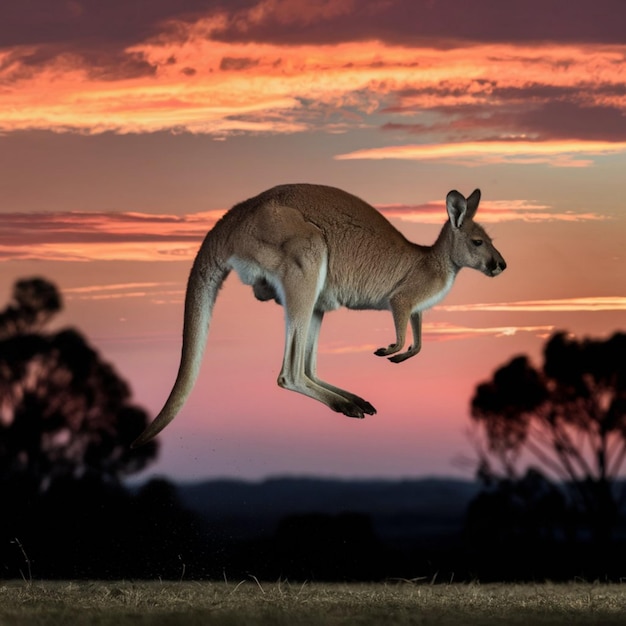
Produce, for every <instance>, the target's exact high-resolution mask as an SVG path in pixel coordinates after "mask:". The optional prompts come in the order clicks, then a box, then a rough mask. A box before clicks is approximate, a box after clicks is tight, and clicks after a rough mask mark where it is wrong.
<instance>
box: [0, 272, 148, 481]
mask: <svg viewBox="0 0 626 626" xmlns="http://www.w3.org/2000/svg"><path fill="white" fill-rule="evenodd" d="M13 299H14V302H13V303H11V304H9V306H8V307H7V308H6V309H5V311H3V312H2V313H0V336H1V337H4V338H3V339H2V340H0V476H1V477H2V480H3V481H7V480H10V481H15V480H16V478H19V480H20V481H21V482H22V485H23V487H27V485H30V487H31V488H34V489H36V490H38V491H45V490H46V489H47V488H48V487H49V486H50V484H51V482H53V481H54V480H55V479H57V478H64V477H72V478H76V479H78V478H81V477H83V476H86V475H87V474H94V475H95V476H97V477H99V479H100V480H102V481H104V482H113V483H117V482H119V480H120V479H121V478H122V477H123V476H126V475H128V474H131V473H133V472H137V471H139V470H141V469H142V468H143V467H145V465H146V464H147V463H149V462H150V461H151V460H152V459H153V458H154V457H155V455H156V451H157V447H156V444H154V445H148V446H146V447H145V448H139V449H137V450H131V449H130V443H131V442H132V440H133V438H134V437H135V436H136V435H137V434H138V433H140V432H141V430H142V429H143V427H144V426H145V424H146V423H147V419H148V418H147V415H146V413H145V412H144V411H143V410H142V409H140V408H138V407H136V406H133V405H132V404H130V396H131V394H130V389H129V387H128V385H127V384H126V382H125V381H124V380H122V379H121V378H120V377H119V375H118V374H117V373H116V371H115V370H114V368H113V367H112V366H111V365H110V364H108V363H106V362H105V361H103V360H102V359H101V358H100V356H99V354H98V353H97V352H96V350H94V349H93V348H92V347H91V346H89V344H88V343H87V341H86V340H85V338H84V337H83V336H82V335H81V334H80V333H79V332H78V331H76V330H73V329H70V330H62V331H60V332H58V333H53V334H42V333H35V332H34V331H35V330H38V329H40V328H41V326H42V324H44V323H45V322H47V321H48V320H49V319H50V318H51V316H52V315H53V314H54V313H55V312H57V311H59V310H60V308H61V298H60V296H59V294H58V291H57V289H56V287H55V286H54V285H53V284H52V283H49V282H48V281H45V280H43V279H40V278H35V279H30V280H21V281H19V282H17V283H16V286H15V290H14V297H13Z"/></svg>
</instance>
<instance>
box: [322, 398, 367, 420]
mask: <svg viewBox="0 0 626 626" xmlns="http://www.w3.org/2000/svg"><path fill="white" fill-rule="evenodd" d="M358 400H359V401H358V402H356V401H354V402H353V401H350V400H343V401H337V402H333V403H332V404H331V405H329V406H330V408H331V409H332V410H333V411H336V412H337V413H343V414H344V415H347V416H348V417H355V418H356V419H363V418H364V417H365V414H367V415H374V414H375V413H376V409H375V408H374V407H373V406H372V405H371V404H370V403H369V402H367V401H365V400H363V399H362V398H358Z"/></svg>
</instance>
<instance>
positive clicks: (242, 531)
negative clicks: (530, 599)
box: [177, 478, 479, 543]
mask: <svg viewBox="0 0 626 626" xmlns="http://www.w3.org/2000/svg"><path fill="white" fill-rule="evenodd" d="M177 489H178V493H179V497H180V498H181V502H182V504H183V505H184V506H185V507H186V508H189V509H191V510H193V511H195V512H196V513H198V514H200V515H201V516H202V517H203V518H204V519H205V520H206V521H208V522H209V523H210V524H212V525H214V526H215V527H217V528H220V529H221V530H222V532H223V531H225V530H227V532H228V535H229V536H230V537H231V538H233V539H238V538H247V537H252V536H267V535H271V534H273V533H274V532H275V530H276V527H277V525H278V523H279V522H280V521H281V520H283V519H284V518H286V517H289V516H293V515H306V514H324V515H339V514H341V513H347V512H349V513H359V514H362V515H367V516H369V517H370V518H371V520H372V523H373V527H374V530H375V531H376V534H377V535H378V536H379V537H380V538H381V539H384V540H385V541H387V542H392V543H395V542H406V541H407V540H409V539H411V538H413V539H415V538H416V537H420V538H421V539H422V540H423V539H426V538H427V537H434V536H442V535H450V534H454V533H457V532H459V531H460V530H461V529H462V527H463V523H464V516H465V512H466V510H467V506H468V504H469V502H470V501H471V500H472V498H473V497H474V496H475V495H476V494H477V493H478V491H479V485H478V484H477V483H475V482H471V481H465V480H455V479H440V478H423V479H407V480H339V479H325V478H270V479H267V480H263V481H261V482H250V481H243V480H230V479H222V480H209V481H206V482H200V483H193V484H179V485H177Z"/></svg>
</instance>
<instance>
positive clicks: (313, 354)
mask: <svg viewBox="0 0 626 626" xmlns="http://www.w3.org/2000/svg"><path fill="white" fill-rule="evenodd" d="M323 319H324V312H323V311H319V310H314V311H313V315H312V317H311V322H310V324H309V335H308V338H307V346H306V356H305V363H304V372H305V374H306V376H307V377H308V378H309V379H310V380H312V381H313V382H315V383H317V384H318V385H320V386H321V387H324V389H328V390H329V391H332V392H333V393H336V394H337V395H340V396H342V397H344V398H345V399H346V400H348V401H349V402H352V403H354V404H356V405H357V406H358V407H359V408H360V409H361V411H363V413H366V414H367V415H375V413H376V409H375V408H374V407H373V406H372V405H371V404H370V403H369V402H368V401H367V400H364V399H363V398H360V397H359V396H357V395H355V394H353V393H351V392H349V391H346V390H345V389H340V388H339V387H335V386H334V385H331V384H330V383H327V382H325V381H323V380H320V379H319V378H318V377H317V345H318V339H319V334H320V328H321V326H322V321H323Z"/></svg>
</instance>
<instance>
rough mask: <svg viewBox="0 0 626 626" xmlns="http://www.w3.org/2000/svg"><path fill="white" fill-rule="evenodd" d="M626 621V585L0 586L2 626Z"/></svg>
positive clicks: (441, 625)
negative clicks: (62, 625)
mask: <svg viewBox="0 0 626 626" xmlns="http://www.w3.org/2000/svg"><path fill="white" fill-rule="evenodd" d="M61 624H72V625H82V624H85V625H86V624H89V625H95V626H127V625H143V624H155V625H172V626H174V625H176V626H177V625H179V624H180V625H183V624H184V625H185V626H194V625H196V624H210V625H215V626H235V625H239V624H241V625H245V626H256V625H268V626H269V625H270V624H279V625H285V626H288V625H289V626H313V625H322V624H323V625H328V626H335V625H340V624H341V625H343V624H345V625H348V624H350V625H353V624H354V625H363V626H370V625H371V626H373V625H375V624H384V625H391V624H402V625H409V624H416V625H430V624H432V625H437V626H447V625H448V624H455V625H456V624H463V625H474V624H476V625H478V624H480V625H485V626H489V625H491V624H502V625H507V626H508V625H512V626H515V625H518V624H519V625H524V626H535V625H538V626H543V625H546V624H563V625H564V626H565V625H579V624H580V625H583V624H584V625H585V626H589V625H593V624H598V625H600V624H602V625H605V624H608V625H613V624H615V625H617V624H620V625H623V624H626V585H616V584H614V585H604V584H582V583H576V584H566V585H556V584H555V585H553V584H537V585H504V584H499V585H481V584H451V585H419V584H414V583H389V584H363V585H362V584H293V583H291V584H290V583H285V582H282V583H271V584H268V583H257V582H256V581H246V582H242V583H238V584H235V583H226V582H223V583H213V582H197V583H194V582H182V583H170V582H168V583H159V582H139V583H133V582H114V583H111V582H32V583H26V582H5V583H0V625H1V626H13V625H20V626H22V625H24V626H26V625H28V626H48V625H49V626H52V625H54V626H59V625H61Z"/></svg>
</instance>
